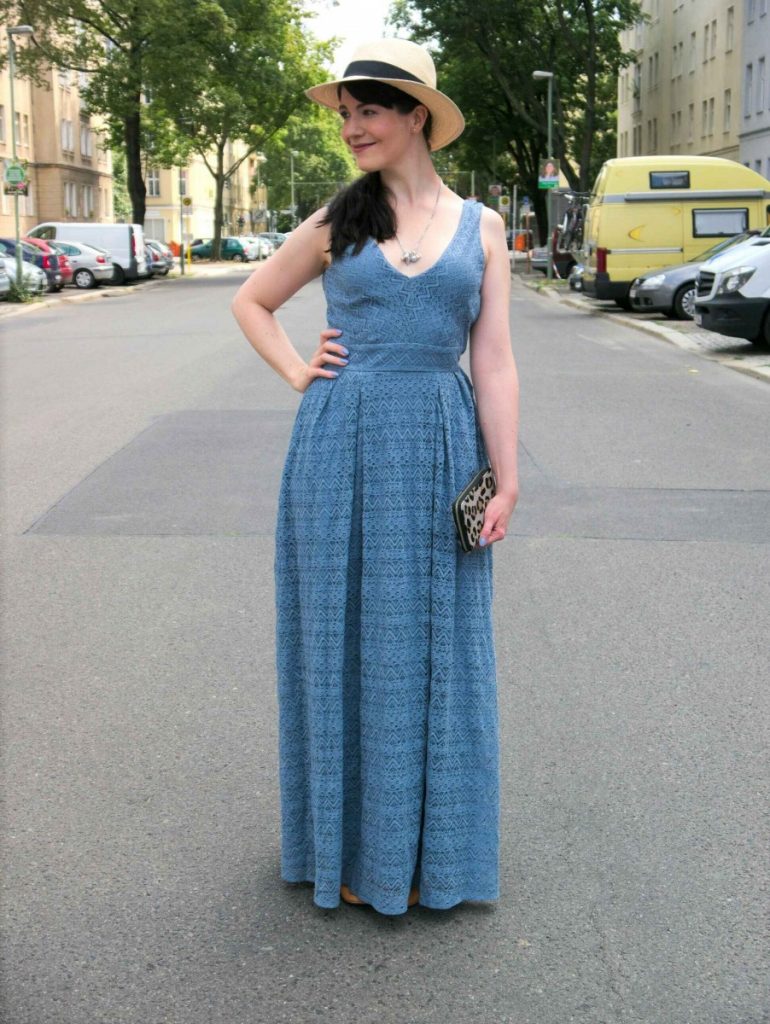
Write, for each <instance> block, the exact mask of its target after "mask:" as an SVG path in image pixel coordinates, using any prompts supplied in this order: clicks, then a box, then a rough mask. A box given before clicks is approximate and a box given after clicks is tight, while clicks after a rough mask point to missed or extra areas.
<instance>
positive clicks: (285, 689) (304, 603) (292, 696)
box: [275, 201, 499, 914]
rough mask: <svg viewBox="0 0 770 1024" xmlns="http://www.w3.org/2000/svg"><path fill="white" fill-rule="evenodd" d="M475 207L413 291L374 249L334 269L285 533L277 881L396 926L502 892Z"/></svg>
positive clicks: (411, 281)
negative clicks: (475, 381) (310, 887)
mask: <svg viewBox="0 0 770 1024" xmlns="http://www.w3.org/2000/svg"><path fill="white" fill-rule="evenodd" d="M480 215H481V206H480V204H478V203H475V202H473V201H467V202H466V203H465V205H464V207H463V211H462V215H461V218H460V223H459V226H458V228H457V231H456V233H455V235H454V237H453V239H452V241H451V242H450V244H449V246H448V247H447V249H446V250H445V251H444V253H443V255H442V256H441V258H440V259H439V260H438V262H437V263H435V264H434V265H433V266H431V267H429V268H428V269H427V270H425V271H424V272H423V273H421V274H418V275H417V276H416V277H406V276H405V275H404V274H402V273H400V272H399V271H398V270H397V269H395V268H394V267H393V266H392V265H391V264H390V263H389V262H388V260H387V259H386V258H385V256H384V254H383V252H382V251H381V249H380V248H379V247H378V246H377V244H376V243H375V242H374V240H370V241H369V242H368V243H367V244H366V245H365V246H364V248H363V250H362V251H361V252H360V253H359V254H358V255H355V256H354V255H352V250H348V252H346V253H345V254H344V255H343V257H342V258H339V259H335V260H334V262H333V263H332V265H331V266H330V267H329V268H328V269H327V270H326V272H325V274H324V279H323V284H324V290H325V294H326V299H327V303H328V323H329V326H330V327H337V328H340V329H341V330H342V331H343V334H342V337H341V338H340V341H341V343H342V344H344V345H345V346H346V347H347V348H348V349H349V350H350V356H349V359H350V362H349V364H348V366H346V367H335V369H339V376H338V377H337V378H335V379H331V378H316V379H315V380H314V381H313V382H312V383H311V385H310V386H309V388H308V389H307V391H306V392H305V393H304V395H303V397H302V401H301V403H300V407H299V410H298V413H297V418H296V421H295V424H294V429H293V432H292V436H291V441H290V444H289V450H288V454H287V458H286V463H285V467H284V472H283V479H282V485H281V491H280V500H279V513H278V522H277V535H276V558H275V579H276V605H277V670H278V700H279V712H280V714H279V751H280V785H281V812H282V855H281V874H282V877H283V878H284V879H285V880H286V881H289V882H300V881H311V882H313V883H315V893H314V900H315V902H316V903H317V904H318V905H319V906H321V907H336V906H337V905H338V903H339V899H340V895H339V891H340V884H342V883H344V884H346V885H348V886H350V888H351V889H352V890H353V892H354V893H356V894H357V895H358V896H359V897H360V898H361V899H362V900H365V901H366V902H367V903H370V904H372V905H373V906H374V907H375V908H376V909H377V910H379V911H380V912H381V913H384V914H400V913H403V912H404V911H405V910H406V908H407V898H408V895H409V890H410V888H411V886H413V885H416V886H418V887H419V890H420V903H421V904H423V905H424V906H427V907H433V908H437V909H442V908H447V907H451V906H453V905H455V904H456V903H459V902H460V901H462V900H492V899H495V898H497V896H498V839H499V813H498V729H497V694H496V681H495V654H494V645H493V637H492V621H491V602H492V562H491V551H490V550H489V549H487V550H476V551H473V552H471V553H470V554H464V553H463V552H462V550H461V548H460V546H459V543H458V541H457V538H456V534H455V527H454V522H453V519H452V512H451V504H452V499H453V498H454V496H455V495H456V493H457V492H458V491H459V490H460V489H461V488H462V487H463V486H464V485H465V484H466V483H467V482H468V480H469V479H470V478H471V476H472V475H473V474H474V473H476V472H477V470H478V469H479V468H480V467H481V466H482V465H484V464H485V452H484V445H483V440H482V437H481V433H480V430H479V425H478V419H477V415H476V408H475V404H474V399H473V391H472V387H471V383H470V381H469V379H468V377H467V376H466V375H465V373H464V372H463V371H462V370H461V369H460V368H459V366H458V360H459V358H460V356H461V354H462V352H463V351H464V349H465V346H466V343H467V339H468V332H469V329H470V327H471V325H472V324H473V322H474V321H475V319H476V318H477V316H478V313H479V306H480V294H479V291H480V284H481V277H482V273H483V269H484V255H483V250H482V247H481V239H480V231H479V221H480Z"/></svg>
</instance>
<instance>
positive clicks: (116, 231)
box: [28, 221, 147, 284]
mask: <svg viewBox="0 0 770 1024" xmlns="http://www.w3.org/2000/svg"><path fill="white" fill-rule="evenodd" d="M28 235H29V237H30V238H45V239H46V240H51V241H54V242H55V241H56V240H57V239H59V240H60V241H62V242H84V243H85V244H86V245H95V246H96V247H97V249H107V250H108V251H109V253H110V254H111V256H112V262H113V263H114V265H115V270H114V272H113V278H112V280H113V282H114V284H125V282H126V281H135V280H136V279H137V278H138V277H147V260H146V258H145V254H144V232H143V231H142V227H141V225H140V224H92V223H88V222H86V223H78V222H77V221H46V222H45V224H38V225H37V227H34V228H33V229H32V230H31V231H29V232H28Z"/></svg>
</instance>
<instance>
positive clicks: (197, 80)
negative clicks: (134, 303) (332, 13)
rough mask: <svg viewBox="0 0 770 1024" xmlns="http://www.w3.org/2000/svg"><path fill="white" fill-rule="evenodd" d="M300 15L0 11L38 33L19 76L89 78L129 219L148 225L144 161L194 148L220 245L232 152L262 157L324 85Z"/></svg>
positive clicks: (137, 2)
mask: <svg viewBox="0 0 770 1024" xmlns="http://www.w3.org/2000/svg"><path fill="white" fill-rule="evenodd" d="M300 13H301V9H300V7H299V6H298V4H296V3H295V2H294V0H151V2H147V0H121V2H120V3H115V4H109V3H106V2H105V0H0V16H5V19H6V20H7V21H8V22H11V23H12V22H14V21H15V22H17V23H18V22H21V21H23V22H26V23H29V24H31V25H32V26H33V27H34V29H35V43H36V45H34V46H31V47H25V48H24V49H23V50H22V49H21V48H20V49H19V53H18V57H19V60H18V63H19V69H20V72H21V73H26V74H28V75H30V76H31V77H34V78H37V80H38V81H40V82H42V81H43V74H44V71H45V69H46V68H47V67H51V66H52V67H59V68H70V69H73V70H78V71H84V72H87V73H88V76H89V77H88V85H87V86H86V88H85V90H84V99H85V102H86V103H87V105H88V108H89V109H90V110H91V112H92V113H96V114H101V115H102V116H103V117H104V118H105V121H106V130H107V136H108V139H109V142H110V144H111V145H112V146H113V147H118V148H120V149H122V150H123V151H124V153H125V157H126V184H127V188H128V192H129V195H130V197H131V205H132V215H133V219H134V220H135V221H136V222H137V223H140V224H141V223H143V222H144V216H145V197H146V188H145V184H144V175H143V167H142V154H143V153H145V154H150V155H151V158H152V160H153V162H154V163H156V164H160V165H161V166H163V165H171V164H173V163H178V162H179V161H180V160H181V159H182V158H183V156H184V153H185V151H186V150H187V151H189V148H190V147H193V148H195V149H196V150H197V151H198V152H200V153H201V155H202V156H203V157H204V159H205V160H206V161H207V166H209V170H211V172H212V174H213V175H214V176H215V178H216V180H217V206H216V218H217V221H216V223H217V235H219V233H220V231H221V220H222V192H223V188H224V183H225V181H226V180H227V178H228V176H230V175H231V174H232V173H234V171H235V170H236V169H237V166H238V163H239V162H240V161H236V162H234V163H233V162H227V161H226V158H225V152H226V149H227V146H228V143H230V142H232V141H234V140H236V139H241V140H243V141H245V142H246V144H247V146H248V147H249V148H250V151H253V150H254V149H256V148H259V147H260V146H261V145H263V144H264V143H265V142H266V140H267V139H268V138H270V136H271V135H272V134H273V133H274V132H275V131H277V130H278V129H279V128H280V127H281V126H282V125H283V124H284V123H285V121H286V119H287V118H288V117H289V115H290V114H291V113H292V111H293V110H294V109H295V108H296V106H297V105H298V104H299V103H300V102H304V97H303V96H302V89H303V88H304V87H305V85H306V84H307V85H309V84H312V83H311V79H313V80H315V78H316V76H317V75H319V74H320V75H321V77H323V74H324V72H323V71H322V70H321V68H320V61H321V59H322V58H323V57H324V56H326V50H325V49H324V48H323V47H320V46H316V45H313V44H311V43H310V42H309V41H308V40H307V39H306V38H305V36H304V35H303V32H302V27H301V23H300ZM226 163H227V166H225V164H226Z"/></svg>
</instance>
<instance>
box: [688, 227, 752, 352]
mask: <svg viewBox="0 0 770 1024" xmlns="http://www.w3.org/2000/svg"><path fill="white" fill-rule="evenodd" d="M695 287H696V292H695V322H696V323H697V324H700V326H701V327H705V328H706V330H707V331H716V332H717V333H718V334H727V335H729V337H731V338H747V339H748V340H749V341H753V342H754V344H756V345H762V344H764V345H770V238H768V237H766V236H764V235H759V236H758V237H756V238H752V239H751V241H749V242H744V243H743V245H739V246H737V247H736V248H735V249H734V250H731V249H728V250H727V252H726V253H724V254H723V255H722V256H715V257H714V258H713V259H710V260H709V261H708V263H704V264H703V265H702V266H701V267H700V268H699V270H698V277H697V279H696V283H695Z"/></svg>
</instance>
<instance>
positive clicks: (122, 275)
mask: <svg viewBox="0 0 770 1024" xmlns="http://www.w3.org/2000/svg"><path fill="white" fill-rule="evenodd" d="M112 283H113V284H125V283H126V272H125V270H124V269H123V267H121V266H120V264H119V263H116V264H115V266H114V268H113V270H112Z"/></svg>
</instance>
